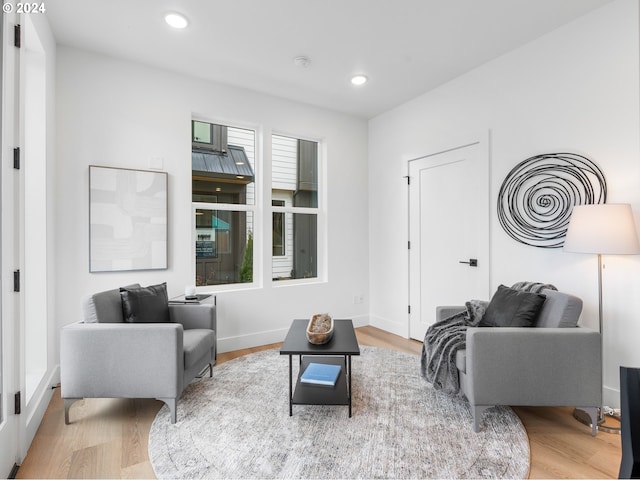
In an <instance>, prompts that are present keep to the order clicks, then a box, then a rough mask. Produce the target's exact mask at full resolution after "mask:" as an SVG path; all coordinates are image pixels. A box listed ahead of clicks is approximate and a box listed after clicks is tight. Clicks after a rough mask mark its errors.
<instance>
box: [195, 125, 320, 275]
mask: <svg viewBox="0 0 640 480" xmlns="http://www.w3.org/2000/svg"><path fill="white" fill-rule="evenodd" d="M191 132H192V144H191V145H192V150H191V152H192V153H191V168H192V205H193V211H194V213H195V232H194V241H195V259H194V261H195V283H196V286H200V287H201V286H207V285H225V284H237V283H253V282H254V281H257V280H258V279H255V278H254V276H253V256H254V250H253V245H254V242H253V236H254V231H255V230H254V225H255V224H254V219H255V218H254V217H255V215H256V214H257V212H258V210H257V205H256V203H257V202H256V183H257V182H258V179H257V178H256V174H255V157H256V132H255V131H254V130H250V129H245V128H237V127H232V126H228V125H220V124H215V123H211V122H206V121H202V120H192V122H191ZM271 140H272V158H271V167H272V172H271V173H272V174H271V179H272V185H271V211H270V213H271V216H272V218H271V224H272V237H271V255H272V278H273V280H275V281H280V280H294V279H302V278H305V279H308V278H317V277H318V216H319V206H318V186H319V185H318V183H319V180H318V150H319V148H318V147H319V145H318V142H314V141H310V140H304V139H299V138H294V137H288V136H284V135H272V138H271ZM265 211H266V212H267V214H268V213H269V210H268V209H266V208H265ZM257 244H258V245H264V247H265V248H267V249H268V248H269V244H268V241H267V242H266V244H265V242H258V243H257ZM266 252H268V250H266V251H265V252H264V254H267V253H266ZM256 253H257V254H258V258H260V256H261V255H262V254H263V253H262V252H256ZM262 258H264V257H262Z"/></svg>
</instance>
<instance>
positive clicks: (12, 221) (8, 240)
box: [0, 14, 21, 476]
mask: <svg viewBox="0 0 640 480" xmlns="http://www.w3.org/2000/svg"><path fill="white" fill-rule="evenodd" d="M18 23H19V21H18V17H17V15H15V14H3V17H2V64H3V68H2V92H1V94H2V102H1V105H2V109H1V113H0V114H1V115H2V133H1V135H2V139H1V142H0V143H1V147H2V155H1V157H2V165H1V166H0V169H1V173H0V181H1V183H0V194H1V197H0V209H1V211H2V214H1V216H0V220H1V224H0V234H1V237H0V247H1V257H0V268H1V269H2V276H1V280H0V288H1V291H0V309H1V310H0V312H1V317H0V322H2V367H1V368H2V402H1V405H0V408H1V409H2V422H0V445H2V448H0V475H5V476H8V475H9V474H10V473H11V469H12V468H13V466H14V465H15V464H16V463H19V462H20V458H19V455H20V453H19V445H20V437H21V435H20V418H19V416H18V415H15V413H14V395H15V393H16V392H18V391H20V375H19V373H20V363H21V362H20V355H19V354H20V348H19V344H20V324H21V322H20V317H19V314H20V310H19V308H18V304H19V302H20V295H19V294H18V293H14V292H13V272H14V270H16V269H19V268H20V259H19V252H18V245H19V239H18V231H19V222H20V217H19V212H18V209H17V208H16V206H15V203H16V195H17V188H18V182H19V171H17V170H14V169H13V148H14V147H16V146H18V145H19V126H18V119H17V118H16V115H17V114H16V111H17V109H18V102H19V88H18V75H19V71H20V67H19V54H18V52H17V49H16V48H15V46H14V44H13V35H14V25H16V24H18Z"/></svg>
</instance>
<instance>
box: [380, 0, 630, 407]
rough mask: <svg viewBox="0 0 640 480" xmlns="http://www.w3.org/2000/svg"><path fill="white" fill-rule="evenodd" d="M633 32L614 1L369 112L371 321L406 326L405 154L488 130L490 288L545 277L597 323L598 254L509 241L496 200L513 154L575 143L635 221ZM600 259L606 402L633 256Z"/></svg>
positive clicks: (624, 1) (620, 351)
mask: <svg viewBox="0 0 640 480" xmlns="http://www.w3.org/2000/svg"><path fill="white" fill-rule="evenodd" d="M638 36H639V34H638V3H637V2H636V1H635V0H618V1H616V2H614V3H612V4H609V5H607V6H605V7H603V8H601V9H599V10H596V11H594V12H592V13H590V14H588V15H586V16H584V17H582V18H579V19H577V20H576V21H574V22H572V23H570V24H568V25H566V26H564V27H562V28H560V29H558V30H556V31H554V32H551V33H550V34H548V35H545V36H543V37H541V38H539V39H538V40H536V41H534V42H532V43H530V44H528V45H526V46H524V47H522V48H520V49H518V50H516V51H513V52H511V53H509V54H507V55H505V56H503V57H501V58H498V59H497V60H495V61H492V62H490V63H487V64H485V65H483V66H481V67H479V68H477V69H475V70H473V71H471V72H469V73H468V74H466V75H463V76H461V77H459V78H458V79H456V80H454V81H452V82H450V83H448V84H446V85H443V86H442V87H440V88H438V89H436V90H433V91H431V92H429V93H427V94H425V95H422V96H421V97H419V98H416V99H414V100H412V101H410V102H408V103H406V104H404V105H402V106H399V107H398V108H396V109H394V110H392V111H389V112H387V113H385V114H383V115H380V116H378V117H376V118H374V119H372V120H371V121H370V123H369V152H370V153H369V208H370V210H369V211H370V220H369V225H370V227H369V228H370V232H369V233H370V244H369V248H370V274H371V277H370V278H371V280H370V296H371V302H370V316H371V321H372V324H373V325H377V326H380V327H382V328H386V329H388V330H390V331H395V332H396V333H399V334H403V335H404V334H406V332H407V313H406V308H407V307H406V306H407V297H408V281H407V275H408V265H407V250H406V242H407V233H406V232H407V213H406V212H407V192H406V188H407V187H406V182H405V180H404V179H403V178H402V176H403V175H406V168H407V165H406V160H407V159H409V158H416V157H419V156H421V155H424V154H426V153H431V152H434V151H437V149H438V148H439V147H441V146H447V145H448V146H454V145H455V141H454V139H456V138H459V137H460V136H462V137H464V136H465V135H467V136H473V135H474V134H475V132H478V131H484V132H486V131H487V130H491V142H492V146H491V149H492V152H491V175H490V178H491V187H490V188H491V208H492V211H491V225H490V231H491V266H490V268H491V284H492V285H491V290H492V291H494V290H495V288H497V286H498V285H499V284H501V283H503V284H506V285H510V284H512V283H514V282H516V281H519V280H532V281H543V282H551V283H553V284H555V285H556V286H557V287H558V288H559V289H561V290H565V291H568V292H571V293H574V294H576V295H578V296H580V297H582V298H583V300H584V301H585V306H584V311H583V315H582V319H581V324H583V325H585V326H589V327H593V328H596V329H597V328H598V320H597V318H598V313H597V312H598V298H597V263H596V262H597V261H596V257H595V255H578V254H570V253H564V252H563V251H562V250H561V249H542V248H534V247H530V246H526V245H523V244H520V243H517V242H516V241H514V240H512V239H511V238H510V237H509V236H508V235H507V234H506V233H505V232H504V231H503V230H502V228H501V226H500V224H499V222H498V220H497V216H496V210H495V205H496V202H497V192H498V190H499V188H500V185H501V183H502V181H503V179H504V178H505V176H506V175H507V173H508V172H509V171H510V169H511V168H512V167H513V166H515V165H516V164H517V163H518V162H520V161H522V160H524V159H526V158H528V157H530V156H532V155H535V154H540V153H550V152H559V151H568V152H575V153H579V154H582V155H585V156H586V157H588V158H590V159H592V160H594V161H595V162H596V163H598V164H599V165H600V166H601V168H602V169H603V170H604V173H605V176H606V180H607V184H608V188H609V196H608V202H609V203H617V202H619V203H623V202H624V203H631V204H632V207H633V209H634V212H635V215H636V222H637V224H638V226H640V120H639V113H640V111H639V105H640V104H639V85H640V83H639V67H640V65H639V51H638V50H639V49H638ZM467 138H468V137H467ZM381 222H384V224H385V228H384V229H380V228H377V227H376V225H379V224H380V223H381ZM605 264H606V267H607V268H606V270H605V272H604V280H603V281H604V300H603V301H604V318H605V356H606V360H605V403H606V404H608V405H618V404H619V398H618V397H619V394H618V384H619V379H618V375H619V374H618V367H619V366H620V365H628V366H640V349H638V341H639V340H640V320H639V319H638V318H637V315H636V312H638V311H640V295H638V292H639V291H640V256H632V257H605ZM460 300H461V301H462V302H464V301H465V300H467V299H464V298H461V299H460Z"/></svg>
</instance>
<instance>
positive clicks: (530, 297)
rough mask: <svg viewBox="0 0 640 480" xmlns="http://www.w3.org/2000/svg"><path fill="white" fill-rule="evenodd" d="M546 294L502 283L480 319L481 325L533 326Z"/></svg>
mask: <svg viewBox="0 0 640 480" xmlns="http://www.w3.org/2000/svg"><path fill="white" fill-rule="evenodd" d="M544 301H545V296H544V295H542V294H539V293H529V292H522V291H520V290H514V289H513V288H509V287H505V286H504V285H500V286H499V287H498V290H497V291H496V293H495V294H494V295H493V297H492V298H491V301H490V302H489V305H488V306H487V311H486V312H485V314H484V315H483V317H482V320H480V323H479V326H481V327H531V326H533V325H534V324H535V321H536V318H537V316H538V313H539V312H540V309H541V308H542V304H543V303H544Z"/></svg>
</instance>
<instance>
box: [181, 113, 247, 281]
mask: <svg viewBox="0 0 640 480" xmlns="http://www.w3.org/2000/svg"><path fill="white" fill-rule="evenodd" d="M254 159H255V132H254V131H253V130H248V129H241V128H233V127H228V126H224V125H216V124H212V123H207V122H202V121H196V120H194V121H192V153H191V167H192V202H193V206H194V210H195V215H196V217H195V226H196V231H195V242H196V245H195V264H196V265H195V266H196V268H195V272H196V278H195V281H196V286H204V285H221V284H230V283H241V282H244V283H246V282H249V283H250V282H252V281H253V251H250V249H252V248H253V241H252V236H253V216H254V209H255V175H254V169H253V165H254ZM249 259H250V261H249Z"/></svg>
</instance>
